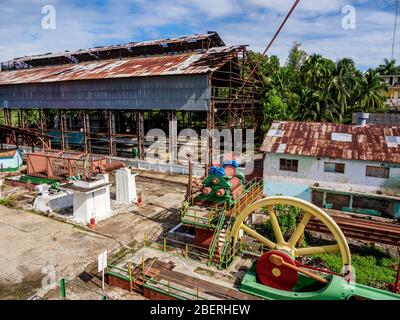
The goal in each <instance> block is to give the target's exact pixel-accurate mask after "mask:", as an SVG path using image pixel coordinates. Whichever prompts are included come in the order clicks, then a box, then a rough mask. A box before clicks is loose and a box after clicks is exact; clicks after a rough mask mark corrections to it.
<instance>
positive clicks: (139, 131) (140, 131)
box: [136, 111, 144, 160]
mask: <svg viewBox="0 0 400 320" xmlns="http://www.w3.org/2000/svg"><path fill="white" fill-rule="evenodd" d="M136 137H137V141H138V151H139V159H141V160H143V159H144V147H143V144H144V116H143V111H136Z"/></svg>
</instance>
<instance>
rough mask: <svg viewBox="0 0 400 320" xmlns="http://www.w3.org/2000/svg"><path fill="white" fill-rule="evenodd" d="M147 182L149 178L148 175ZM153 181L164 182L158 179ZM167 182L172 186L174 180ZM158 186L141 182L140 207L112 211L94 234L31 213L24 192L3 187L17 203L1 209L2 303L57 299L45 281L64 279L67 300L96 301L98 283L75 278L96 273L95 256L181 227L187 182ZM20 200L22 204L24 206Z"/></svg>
mask: <svg viewBox="0 0 400 320" xmlns="http://www.w3.org/2000/svg"><path fill="white" fill-rule="evenodd" d="M146 176H148V177H150V178H151V177H152V175H151V173H146ZM154 177H156V178H157V179H161V180H162V179H166V177H164V176H162V175H161V176H160V175H157V174H155V175H154ZM168 179H170V180H171V181H174V180H175V177H169V178H168ZM161 180H152V179H149V178H146V179H140V178H139V179H138V180H137V186H138V191H139V192H141V193H142V197H143V205H142V206H141V207H140V208H139V207H137V206H119V207H117V208H114V209H115V211H116V214H115V215H113V216H112V217H111V218H109V219H107V220H105V221H100V222H99V223H98V225H97V228H96V230H95V233H94V232H91V231H89V230H87V228H86V227H83V226H77V225H72V224H70V223H67V222H65V221H64V222H63V221H59V220H56V219H55V218H54V217H52V216H46V215H40V214H38V213H34V212H31V211H29V210H28V209H27V208H29V202H31V201H32V199H33V196H32V195H31V194H29V193H28V192H27V191H26V190H24V189H22V188H11V187H6V189H5V190H3V191H4V192H3V195H4V194H5V193H6V194H7V193H8V194H10V193H12V194H16V195H17V199H18V201H17V203H16V207H15V208H6V207H4V206H0V253H1V254H0V299H28V298H30V297H32V296H33V295H36V297H37V298H45V299H58V298H59V289H56V290H50V289H51V288H50V287H46V286H47V285H48V283H49V281H50V280H49V279H53V278H55V280H57V281H58V280H59V279H60V278H62V277H66V278H67V279H71V280H73V281H74V283H72V282H70V283H68V285H67V288H69V290H67V291H69V297H70V298H79V299H99V298H100V295H99V294H98V292H100V293H101V281H100V280H99V279H97V278H94V279H92V280H91V281H89V282H86V283H85V282H83V281H82V280H80V279H78V278H77V276H78V275H79V274H80V273H81V272H83V271H84V270H86V271H87V270H89V271H92V270H95V269H97V256H98V254H100V253H101V252H103V251H104V250H108V251H109V252H115V251H118V250H120V249H121V248H123V247H125V248H126V247H129V246H133V245H134V244H135V243H138V242H141V241H142V240H143V237H144V234H145V233H146V234H147V237H148V238H153V239H157V238H158V237H160V236H161V235H162V234H164V233H166V232H167V231H169V230H170V229H171V228H173V227H174V226H175V225H176V224H178V223H179V221H180V214H179V208H180V206H181V203H182V201H183V199H184V194H185V191H186V190H185V187H184V185H183V182H184V180H185V179H184V177H177V179H176V180H178V181H179V180H180V182H181V183H180V184H179V183H178V184H177V183H173V182H163V181H161ZM7 188H8V190H7ZM111 192H113V189H112V190H111ZM19 199H21V200H19ZM23 199H26V201H25V202H24V203H23V201H24V200H23ZM53 274H55V277H53ZM42 283H43V284H42ZM76 283H78V284H79V285H76ZM43 285H44V287H46V288H45V289H43ZM81 285H84V286H85V287H89V289H90V290H88V289H86V288H83V287H81ZM99 287H100V288H99ZM91 290H93V291H91ZM106 291H107V295H108V296H109V297H110V298H114V299H141V297H140V296H138V295H137V294H135V293H128V292H125V291H123V290H120V289H117V288H107V290H106Z"/></svg>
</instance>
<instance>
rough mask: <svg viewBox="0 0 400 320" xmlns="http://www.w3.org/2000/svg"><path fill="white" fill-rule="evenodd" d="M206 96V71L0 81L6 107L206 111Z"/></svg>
mask: <svg viewBox="0 0 400 320" xmlns="http://www.w3.org/2000/svg"><path fill="white" fill-rule="evenodd" d="M10 72H11V71H10ZM13 72H14V71H13ZM210 99H211V88H210V87H209V83H208V76H207V74H203V75H180V76H168V77H166V76H163V77H160V76H154V77H141V78H116V79H101V80H100V79H96V80H81V81H58V82H42V83H27V84H18V85H7V86H1V85H0V104H1V105H0V107H8V108H27V109H30V108H32V109H35V108H45V109H59V108H62V109H136V110H186V111H208V110H209V109H210Z"/></svg>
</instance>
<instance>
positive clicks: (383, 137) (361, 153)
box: [261, 119, 400, 218]
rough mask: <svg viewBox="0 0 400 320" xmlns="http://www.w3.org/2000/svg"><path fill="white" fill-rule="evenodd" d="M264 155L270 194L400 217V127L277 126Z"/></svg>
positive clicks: (362, 124) (267, 139) (266, 188)
mask: <svg viewBox="0 0 400 320" xmlns="http://www.w3.org/2000/svg"><path fill="white" fill-rule="evenodd" d="M364 120H365V119H364ZM261 151H262V152H264V153H265V154H264V174H263V175H264V181H265V182H264V193H265V194H267V195H277V194H282V195H288V196H295V197H299V198H302V199H305V200H308V201H312V202H313V203H315V204H317V205H320V206H322V207H325V208H332V209H337V210H342V211H351V212H361V213H369V214H375V215H383V216H385V215H386V216H391V217H396V218H400V198H399V196H400V127H398V126H377V125H368V124H365V121H364V122H363V121H361V122H360V125H339V124H333V123H312V122H290V121H280V122H274V123H273V124H272V126H271V128H270V130H269V131H268V133H267V135H266V137H265V140H264V142H263V144H262V146H261Z"/></svg>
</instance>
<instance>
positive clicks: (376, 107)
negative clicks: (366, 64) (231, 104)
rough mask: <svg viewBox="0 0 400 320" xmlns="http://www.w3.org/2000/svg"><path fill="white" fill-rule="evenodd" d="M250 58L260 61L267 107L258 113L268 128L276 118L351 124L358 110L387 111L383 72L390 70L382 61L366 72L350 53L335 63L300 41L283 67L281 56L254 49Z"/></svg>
mask: <svg viewBox="0 0 400 320" xmlns="http://www.w3.org/2000/svg"><path fill="white" fill-rule="evenodd" d="M251 57H252V59H253V60H254V61H255V62H259V63H260V65H259V73H260V76H261V78H262V83H263V84H262V86H261V88H260V91H261V92H262V96H263V110H262V114H259V115H258V117H257V118H258V119H260V121H262V123H261V127H262V129H263V130H264V131H265V130H268V128H269V126H270V124H271V122H272V121H273V120H297V121H321V122H324V121H327V122H335V123H349V122H350V121H351V118H352V113H353V112H358V111H364V112H384V111H385V105H384V102H385V95H384V94H385V91H386V90H387V85H386V83H385V82H384V81H383V79H382V78H381V77H380V75H379V73H378V72H380V73H381V74H384V72H389V71H387V70H386V69H385V68H384V66H383V65H382V66H380V67H378V69H377V70H374V69H369V70H367V71H366V72H362V71H360V70H358V69H357V68H356V66H355V63H354V61H353V60H352V59H350V58H343V59H340V60H338V61H336V62H334V61H332V60H330V59H327V58H325V57H323V56H321V55H318V54H310V55H309V54H308V53H307V52H305V51H304V50H302V49H301V48H300V44H299V43H295V44H294V45H293V47H292V49H291V50H290V53H289V56H288V59H287V61H286V63H285V64H284V65H283V66H281V65H280V61H279V58H278V57H277V56H270V57H264V56H262V55H261V54H258V53H251ZM390 68H391V67H390ZM392 69H393V68H392ZM384 70H386V71H384ZM389 70H390V69H389ZM392 71H393V70H392ZM392 71H390V72H392Z"/></svg>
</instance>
